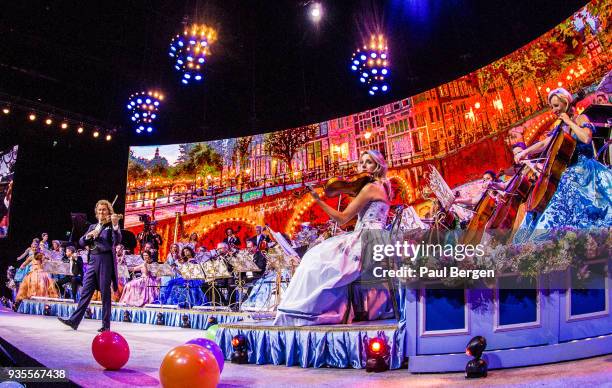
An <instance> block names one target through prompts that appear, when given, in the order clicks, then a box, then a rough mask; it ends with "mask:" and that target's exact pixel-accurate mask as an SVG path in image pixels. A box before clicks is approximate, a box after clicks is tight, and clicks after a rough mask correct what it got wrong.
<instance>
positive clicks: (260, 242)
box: [247, 225, 272, 251]
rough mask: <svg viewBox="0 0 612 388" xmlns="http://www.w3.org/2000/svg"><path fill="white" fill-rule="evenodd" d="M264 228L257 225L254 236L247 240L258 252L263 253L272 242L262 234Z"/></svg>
mask: <svg viewBox="0 0 612 388" xmlns="http://www.w3.org/2000/svg"><path fill="white" fill-rule="evenodd" d="M263 230H264V227H263V226H261V225H257V226H256V227H255V236H253V237H251V238H250V239H248V240H247V242H248V241H251V242H253V245H254V246H255V247H257V249H258V250H260V251H265V250H266V249H268V247H269V246H270V244H271V242H272V240H271V239H270V236H268V235H267V234H263ZM247 248H248V246H247Z"/></svg>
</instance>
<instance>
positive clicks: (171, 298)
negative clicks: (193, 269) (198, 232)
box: [160, 247, 208, 307]
mask: <svg viewBox="0 0 612 388" xmlns="http://www.w3.org/2000/svg"><path fill="white" fill-rule="evenodd" d="M183 253H184V254H183V255H182V256H181V257H179V258H178V260H176V261H175V262H173V263H172V264H171V265H172V267H173V268H174V270H175V273H176V275H177V276H176V277H174V278H173V279H171V280H170V281H169V282H168V284H167V285H166V286H165V287H164V290H163V291H162V294H161V296H160V301H161V303H162V304H173V305H178V306H180V307H191V306H201V305H203V304H206V303H207V301H208V300H207V299H206V295H205V294H204V292H203V291H202V286H204V281H203V280H201V279H190V280H185V279H184V278H183V277H182V275H181V273H182V272H181V270H184V269H185V268H186V267H187V265H195V264H194V263H193V262H194V260H195V258H194V255H193V250H192V249H191V248H190V247H184V248H183Z"/></svg>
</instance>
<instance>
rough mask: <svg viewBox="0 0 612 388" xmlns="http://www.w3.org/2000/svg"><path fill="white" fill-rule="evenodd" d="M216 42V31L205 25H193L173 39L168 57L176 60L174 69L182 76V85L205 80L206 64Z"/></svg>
mask: <svg viewBox="0 0 612 388" xmlns="http://www.w3.org/2000/svg"><path fill="white" fill-rule="evenodd" d="M216 40H217V33H216V31H215V30H214V29H213V28H212V27H208V26H206V25H204V24H193V25H191V26H190V27H188V28H186V29H185V30H184V31H183V34H182V35H181V34H179V35H176V36H175V37H174V38H173V39H172V42H170V51H169V52H168V55H169V56H170V57H171V58H173V59H174V68H175V69H176V70H177V71H178V72H180V73H181V74H182V78H181V83H183V84H184V85H188V84H189V83H190V82H191V81H195V82H199V81H202V79H204V64H205V63H206V62H207V61H208V56H209V55H210V46H211V45H212V44H213V43H214V42H215V41H216Z"/></svg>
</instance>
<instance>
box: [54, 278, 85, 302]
mask: <svg viewBox="0 0 612 388" xmlns="http://www.w3.org/2000/svg"><path fill="white" fill-rule="evenodd" d="M66 283H70V286H71V287H72V299H74V301H75V302H77V289H78V288H79V284H83V280H82V279H81V276H80V275H76V276H75V275H67V276H64V277H63V278H61V279H60V280H58V281H57V282H56V284H57V287H58V288H59V292H60V295H62V294H63V292H62V286H63V285H64V284H66Z"/></svg>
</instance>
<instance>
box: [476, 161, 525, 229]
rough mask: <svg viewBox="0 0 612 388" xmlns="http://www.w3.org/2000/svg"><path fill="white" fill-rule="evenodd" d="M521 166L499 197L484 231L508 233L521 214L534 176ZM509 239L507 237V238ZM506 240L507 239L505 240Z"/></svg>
mask: <svg viewBox="0 0 612 388" xmlns="http://www.w3.org/2000/svg"><path fill="white" fill-rule="evenodd" d="M527 167H528V166H527V165H526V164H523V165H522V166H521V168H520V170H519V171H518V172H517V173H516V174H515V175H514V176H513V177H512V179H511V180H510V182H508V186H507V187H506V190H505V191H504V193H503V194H502V195H501V196H500V199H499V201H498V206H497V208H496V209H495V212H494V213H493V215H492V216H491V219H490V220H489V222H488V223H487V225H486V229H487V230H490V229H499V230H503V231H510V230H512V229H513V227H514V224H515V221H516V220H517V219H518V218H522V217H519V214H520V213H522V212H521V209H520V206H521V205H522V204H523V203H524V202H525V200H527V198H528V196H529V193H530V192H531V188H532V187H533V182H534V174H533V173H532V171H534V170H531V169H529V170H528V169H527ZM507 237H509V236H507ZM505 240H507V239H505Z"/></svg>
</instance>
